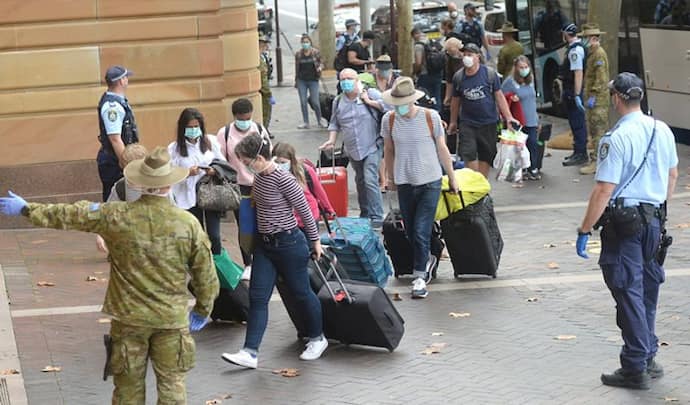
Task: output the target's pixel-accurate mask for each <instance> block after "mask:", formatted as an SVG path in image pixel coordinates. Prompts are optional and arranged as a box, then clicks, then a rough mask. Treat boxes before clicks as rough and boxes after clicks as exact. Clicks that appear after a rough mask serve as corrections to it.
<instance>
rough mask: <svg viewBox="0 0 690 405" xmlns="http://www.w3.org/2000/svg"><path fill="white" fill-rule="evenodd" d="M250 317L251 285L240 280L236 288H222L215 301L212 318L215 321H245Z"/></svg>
mask: <svg viewBox="0 0 690 405" xmlns="http://www.w3.org/2000/svg"><path fill="white" fill-rule="evenodd" d="M248 317H249V287H248V286H247V284H246V281H240V282H239V284H237V287H235V289H234V290H228V289H227V288H221V289H220V292H219V293H218V298H216V300H215V301H214V302H213V310H212V311H211V319H213V320H214V321H230V322H245V321H246V320H247V318H248Z"/></svg>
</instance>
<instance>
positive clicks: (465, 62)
mask: <svg viewBox="0 0 690 405" xmlns="http://www.w3.org/2000/svg"><path fill="white" fill-rule="evenodd" d="M462 64H463V65H465V67H466V68H471V67H472V66H473V65H474V58H473V57H471V56H463V57H462Z"/></svg>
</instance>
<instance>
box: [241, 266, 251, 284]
mask: <svg viewBox="0 0 690 405" xmlns="http://www.w3.org/2000/svg"><path fill="white" fill-rule="evenodd" d="M250 278H252V266H251V265H249V266H245V268H244V271H243V272H242V276H241V277H240V280H247V281H249V279H250Z"/></svg>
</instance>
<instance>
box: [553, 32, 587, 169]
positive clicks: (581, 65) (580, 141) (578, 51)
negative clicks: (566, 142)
mask: <svg viewBox="0 0 690 405" xmlns="http://www.w3.org/2000/svg"><path fill="white" fill-rule="evenodd" d="M577 32H578V29H577V25H575V24H568V25H566V26H565V27H563V41H564V42H567V43H568V50H567V52H566V55H565V58H563V63H562V64H561V66H560V71H559V74H558V76H559V78H560V79H561V81H562V83H563V95H562V97H563V103H564V104H565V108H566V111H567V113H568V124H570V130H571V131H572V133H573V153H572V154H571V155H570V156H568V157H566V158H565V159H564V160H563V166H579V165H583V164H585V163H589V157H588V156H587V126H586V124H585V106H584V104H583V103H582V97H583V96H582V91H583V89H584V86H583V84H584V72H585V55H586V53H585V47H584V45H583V44H582V41H581V40H580V38H578V37H577Z"/></svg>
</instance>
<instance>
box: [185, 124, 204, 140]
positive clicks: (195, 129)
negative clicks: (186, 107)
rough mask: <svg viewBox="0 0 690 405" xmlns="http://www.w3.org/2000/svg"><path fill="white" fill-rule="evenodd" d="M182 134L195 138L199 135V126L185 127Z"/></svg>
mask: <svg viewBox="0 0 690 405" xmlns="http://www.w3.org/2000/svg"><path fill="white" fill-rule="evenodd" d="M184 136H185V138H189V139H197V138H199V137H200V136H201V128H199V127H192V128H189V127H187V128H185V129H184Z"/></svg>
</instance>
